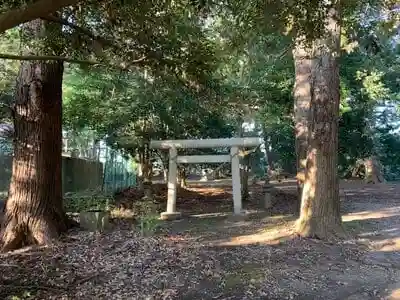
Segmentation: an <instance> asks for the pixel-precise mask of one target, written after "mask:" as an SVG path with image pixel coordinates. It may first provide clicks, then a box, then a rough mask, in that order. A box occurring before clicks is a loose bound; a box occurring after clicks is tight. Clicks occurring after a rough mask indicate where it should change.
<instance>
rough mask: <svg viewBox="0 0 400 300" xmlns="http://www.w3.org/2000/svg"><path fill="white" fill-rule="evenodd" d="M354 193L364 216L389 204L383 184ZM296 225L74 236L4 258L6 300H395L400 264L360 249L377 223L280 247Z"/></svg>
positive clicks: (179, 227) (219, 223)
mask: <svg viewBox="0 0 400 300" xmlns="http://www.w3.org/2000/svg"><path fill="white" fill-rule="evenodd" d="M368 188H369V187H368ZM347 189H348V190H347V191H348V194H350V192H349V191H352V190H356V191H357V195H356V196H355V197H354V198H352V197H350V196H349V197H346V199H345V203H344V207H345V210H347V211H350V210H351V209H352V207H353V206H355V205H357V203H358V204H359V205H363V206H364V208H365V210H368V207H366V206H367V205H368V203H372V204H374V205H376V204H382V203H386V202H385V201H383V200H384V198H385V197H384V196H382V190H379V191H378V190H376V189H380V187H374V188H373V189H370V188H369V190H368V191H367V192H366V193H368V195H369V197H368V198H365V197H364V198H363V197H362V196H360V195H359V193H360V187H358V186H356V187H354V186H349V187H347ZM382 189H384V190H385V191H386V192H385V194H386V197H387V199H389V200H390V201H389V200H388V201H387V203H389V202H390V203H391V206H392V207H393V206H395V205H400V199H398V197H399V193H398V191H399V190H400V189H397V188H395V189H387V188H382ZM364 190H365V189H361V191H364ZM388 191H389V192H390V195H389V194H388ZM374 195H376V197H375V196H374ZM396 197H397V198H396ZM204 199H205V198H203V200H204ZM366 199H368V200H366ZM396 199H397V200H396ZM213 201H214V200H213ZM224 201H225V200H224ZM204 205H205V204H204V203H203V204H202V206H204ZM224 205H225V202H224ZM192 208H193V207H192ZM209 209H210V210H211V208H209ZM214 209H215V210H216V209H217V208H215V207H214ZM193 210H196V208H193ZM198 210H199V211H200V210H201V208H199V209H198ZM292 219H293V218H292ZM292 219H291V218H289V219H287V218H285V217H282V218H280V219H279V218H278V221H275V219H274V220H273V218H272V217H269V216H265V215H255V217H251V218H248V219H246V220H244V221H229V220H227V219H226V218H221V219H217V220H215V219H213V218H209V219H207V218H205V219H194V218H193V219H191V218H188V219H185V220H182V221H180V222H172V223H167V224H165V226H164V227H163V228H162V230H161V231H160V232H157V233H155V234H154V235H151V236H142V235H141V234H140V232H139V231H138V230H135V228H132V226H131V225H127V224H124V226H122V225H121V224H122V223H118V225H117V226H115V227H114V228H113V229H112V230H111V231H108V232H105V233H101V234H100V233H91V232H85V231H80V230H76V231H73V232H71V233H69V235H68V236H66V237H64V238H63V239H61V240H60V241H58V242H57V243H56V244H54V245H53V246H51V247H46V248H40V247H31V248H28V249H24V250H19V251H14V252H10V253H4V254H1V255H0V262H1V263H0V271H1V273H0V298H1V299H347V298H348V299H390V298H389V297H390V295H391V294H393V291H392V290H391V289H390V288H388V286H389V285H390V284H392V283H394V282H395V280H396V279H398V278H400V266H398V265H396V264H395V263H387V261H386V263H383V262H382V261H380V260H379V259H377V258H376V256H375V255H372V254H374V253H375V252H374V251H372V250H371V249H372V248H373V245H374V243H375V241H374V240H369V241H368V243H369V244H368V243H367V244H365V241H364V244H360V243H358V240H359V237H358V235H359V234H360V235H361V234H363V233H365V230H364V229H365V228H367V229H368V231H374V230H375V231H376V230H378V229H379V227H380V225H379V224H378V222H379V219H375V220H374V221H373V222H374V223H372V225H371V224H368V226H366V227H363V226H358V227H357V226H354V228H355V230H356V232H354V238H353V240H352V241H343V242H340V243H337V244H331V243H325V242H322V241H316V240H305V239H300V238H296V237H294V236H290V237H287V238H286V239H284V240H282V239H280V242H279V241H278V242H277V243H275V242H274V243H273V242H272V241H273V240H274V237H273V236H274V235H275V234H276V232H284V233H287V232H290V228H291V226H292V221H291V220H292ZM368 222H370V221H368ZM382 222H385V227H387V226H389V225H390V224H388V220H382ZM396 224H397V223H396ZM371 226H372V227H373V228H371ZM352 228H353V227H352ZM354 228H353V229H354ZM371 229H374V230H371ZM254 235H256V237H257V238H256V239H254V238H253V237H254ZM237 237H240V239H237ZM369 237H370V238H371V239H372V238H375V237H377V235H370V236H369ZM238 241H240V243H238ZM246 241H247V243H246ZM235 243H236V244H235ZM387 255H389V256H390V254H387ZM389 256H386V257H385V258H386V259H388V257H389ZM13 297H14V298H13ZM16 297H19V298H16ZM357 297H359V298H357Z"/></svg>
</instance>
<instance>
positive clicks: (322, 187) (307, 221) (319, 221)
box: [296, 8, 343, 239]
mask: <svg viewBox="0 0 400 300" xmlns="http://www.w3.org/2000/svg"><path fill="white" fill-rule="evenodd" d="M327 18H328V22H327V25H326V31H327V33H326V36H324V38H321V39H320V40H316V41H314V51H315V52H314V53H315V58H316V60H315V63H313V65H312V80H311V87H312V94H311V95H312V98H311V106H310V108H311V109H310V122H309V127H308V130H309V134H308V144H309V146H308V151H307V164H306V176H305V183H304V187H303V191H302V203H301V211H300V218H299V219H298V222H297V228H296V229H297V232H298V234H300V235H301V236H303V237H314V238H320V239H330V238H335V237H337V236H340V235H342V234H343V228H342V226H341V225H342V221H341V216H340V199H339V180H338V173H337V164H338V153H337V152H338V116H339V102H340V93H339V64H338V54H339V51H340V24H339V20H340V17H339V12H338V9H337V8H336V9H335V8H330V9H329V13H328V16H327Z"/></svg>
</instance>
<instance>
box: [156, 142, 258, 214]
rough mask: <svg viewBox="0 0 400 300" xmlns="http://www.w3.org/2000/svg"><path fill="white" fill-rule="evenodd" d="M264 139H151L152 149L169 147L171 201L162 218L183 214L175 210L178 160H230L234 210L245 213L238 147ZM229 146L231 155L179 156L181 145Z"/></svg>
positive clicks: (196, 146)
mask: <svg viewBox="0 0 400 300" xmlns="http://www.w3.org/2000/svg"><path fill="white" fill-rule="evenodd" d="M261 143H263V139H262V138H258V137H245V138H225V139H204V140H164V141H155V140H152V141H151V142H150V148H151V149H165V150H169V170H168V201H167V210H166V211H165V212H162V213H161V219H163V220H174V219H178V218H180V217H181V213H180V212H177V211H176V187H177V166H178V164H198V163H226V162H231V167H232V194H233V213H234V214H235V215H240V214H241V213H242V195H241V183H240V167H239V149H240V148H243V147H256V146H259V145H260V144H261ZM221 147H230V148H231V150H230V155H185V156H179V155H178V149H187V148H221Z"/></svg>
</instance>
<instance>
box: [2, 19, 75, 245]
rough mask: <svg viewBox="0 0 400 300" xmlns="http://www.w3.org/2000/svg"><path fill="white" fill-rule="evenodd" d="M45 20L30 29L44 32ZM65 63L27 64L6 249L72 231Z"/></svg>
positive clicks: (17, 110) (19, 91)
mask: <svg viewBox="0 0 400 300" xmlns="http://www.w3.org/2000/svg"><path fill="white" fill-rule="evenodd" d="M42 28H43V24H42V22H41V21H32V22H31V23H29V24H27V27H26V28H25V30H31V32H32V33H33V34H38V33H39V32H42ZM63 69H64V68H63V63H62V62H43V61H40V62H35V61H31V62H22V63H21V66H20V70H19V74H18V78H17V86H16V100H15V104H14V107H13V121H14V129H15V135H14V159H13V166H12V177H11V183H10V188H9V197H8V199H7V202H6V209H5V217H4V220H3V224H2V231H1V240H2V243H3V249H4V250H10V249H15V248H18V247H21V246H23V245H25V244H30V243H36V244H39V245H44V244H49V243H50V242H51V241H52V239H54V238H56V237H58V235H59V234H60V233H62V232H64V231H66V230H67V224H68V220H67V217H66V215H65V213H64V210H63V204H62V182H61V178H62V176H61V165H62V164H61V150H62V77H63Z"/></svg>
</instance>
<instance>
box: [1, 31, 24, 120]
mask: <svg viewBox="0 0 400 300" xmlns="http://www.w3.org/2000/svg"><path fill="white" fill-rule="evenodd" d="M18 50H19V32H18V30H17V29H13V30H9V31H7V32H6V33H4V34H1V35H0V53H4V52H5V53H11V54H17V53H18ZM19 64H20V63H19V62H18V61H11V62H10V61H6V60H0V120H3V121H8V120H9V119H10V111H9V106H10V104H11V102H12V99H13V96H14V95H13V94H14V86H15V78H16V76H17V73H18V66H19Z"/></svg>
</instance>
